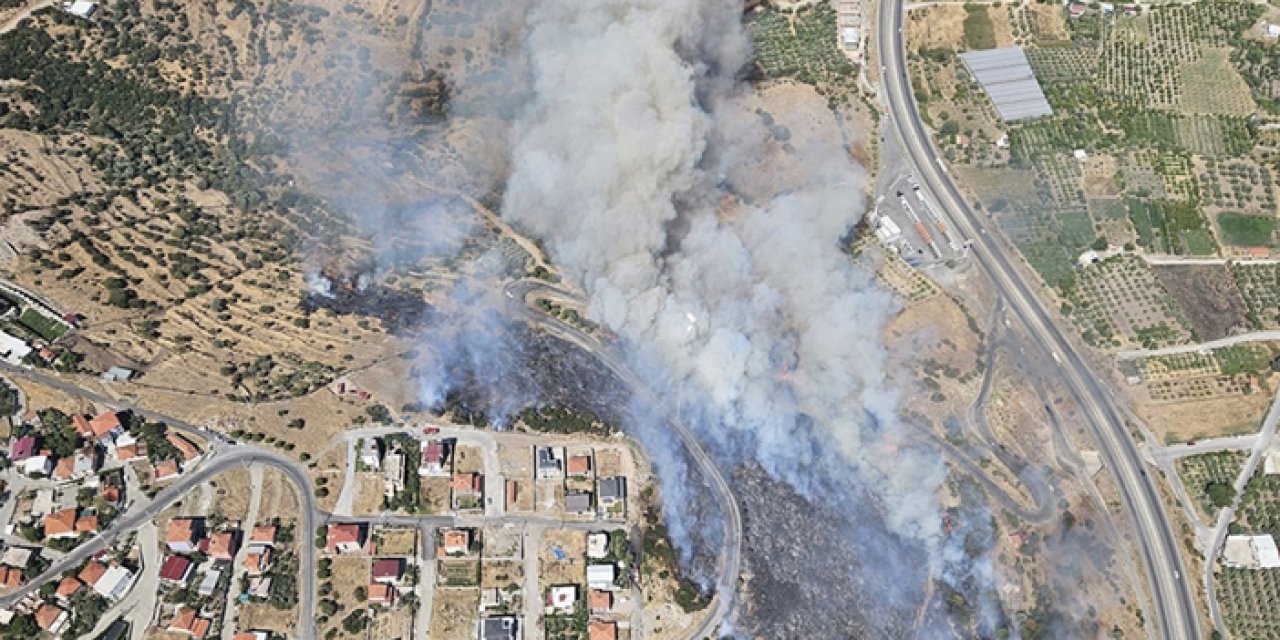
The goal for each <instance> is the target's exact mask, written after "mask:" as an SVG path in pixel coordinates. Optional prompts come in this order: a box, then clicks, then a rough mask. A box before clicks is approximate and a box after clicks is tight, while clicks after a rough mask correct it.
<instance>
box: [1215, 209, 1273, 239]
mask: <svg viewBox="0 0 1280 640" xmlns="http://www.w3.org/2000/svg"><path fill="white" fill-rule="evenodd" d="M1217 221H1218V237H1220V238H1222V241H1223V243H1225V244H1230V245H1235V246H1238V247H1271V246H1275V232H1276V219H1275V217H1273V216H1272V215H1271V214H1266V215H1252V216H1251V215H1245V214H1243V213H1237V212H1235V211H1224V212H1222V213H1220V214H1218V217H1217Z"/></svg>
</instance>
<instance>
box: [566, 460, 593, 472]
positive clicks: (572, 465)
mask: <svg viewBox="0 0 1280 640" xmlns="http://www.w3.org/2000/svg"><path fill="white" fill-rule="evenodd" d="M565 471H566V473H568V474H569V475H571V476H580V475H585V474H586V473H588V472H590V471H591V456H569V462H568V463H566V464H565Z"/></svg>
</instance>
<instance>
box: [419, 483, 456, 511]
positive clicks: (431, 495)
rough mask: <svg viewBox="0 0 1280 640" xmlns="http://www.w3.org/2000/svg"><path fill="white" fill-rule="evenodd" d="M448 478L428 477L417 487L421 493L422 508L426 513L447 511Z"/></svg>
mask: <svg viewBox="0 0 1280 640" xmlns="http://www.w3.org/2000/svg"><path fill="white" fill-rule="evenodd" d="M449 483H450V478H447V477H443V478H441V477H435V476H428V477H425V478H422V480H421V481H420V484H419V485H418V486H419V487H420V488H421V491H422V494H421V496H422V506H423V507H424V508H426V510H427V513H444V512H445V511H448V510H449Z"/></svg>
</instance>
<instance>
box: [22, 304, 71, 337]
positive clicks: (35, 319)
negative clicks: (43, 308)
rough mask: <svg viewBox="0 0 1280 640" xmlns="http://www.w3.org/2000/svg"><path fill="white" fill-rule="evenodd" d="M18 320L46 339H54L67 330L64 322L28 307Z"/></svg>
mask: <svg viewBox="0 0 1280 640" xmlns="http://www.w3.org/2000/svg"><path fill="white" fill-rule="evenodd" d="M18 322H20V323H22V325H23V326H25V327H26V328H28V329H30V330H32V331H34V332H35V333H36V335H38V336H40V337H41V338H44V339H45V340H49V341H53V340H57V339H58V338H61V337H62V334H64V333H66V332H67V327H66V326H65V325H63V324H62V323H59V322H55V321H53V320H50V319H49V318H48V317H46V316H45V315H44V314H42V313H40V312H39V311H36V310H35V309H27V310H26V311H23V312H22V315H21V316H19V317H18Z"/></svg>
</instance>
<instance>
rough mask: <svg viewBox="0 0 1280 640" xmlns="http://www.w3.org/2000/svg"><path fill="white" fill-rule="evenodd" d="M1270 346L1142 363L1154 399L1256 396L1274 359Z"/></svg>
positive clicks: (1175, 355)
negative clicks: (1259, 383) (1259, 384)
mask: <svg viewBox="0 0 1280 640" xmlns="http://www.w3.org/2000/svg"><path fill="white" fill-rule="evenodd" d="M1273 349H1274V348H1273V347H1271V346H1268V345H1259V344H1245V345H1236V346H1231V347H1224V348H1221V349H1215V350H1214V351H1213V352H1212V353H1210V354H1207V355H1206V354H1200V353H1180V354H1174V355H1167V356H1157V357H1153V358H1145V359H1143V360H1142V361H1141V362H1140V363H1139V369H1140V371H1141V372H1142V377H1143V378H1144V379H1145V380H1146V382H1147V390H1148V393H1150V395H1151V399H1152V400H1156V401H1161V402H1183V401H1188V400H1205V399H1211V398H1223V397H1228V396H1240V395H1248V394H1253V393H1255V392H1257V391H1258V390H1259V386H1258V381H1259V379H1260V377H1263V376H1266V375H1267V374H1268V373H1269V371H1270V368H1271V362H1272V360H1273V359H1274V358H1275V352H1274V350H1273Z"/></svg>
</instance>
